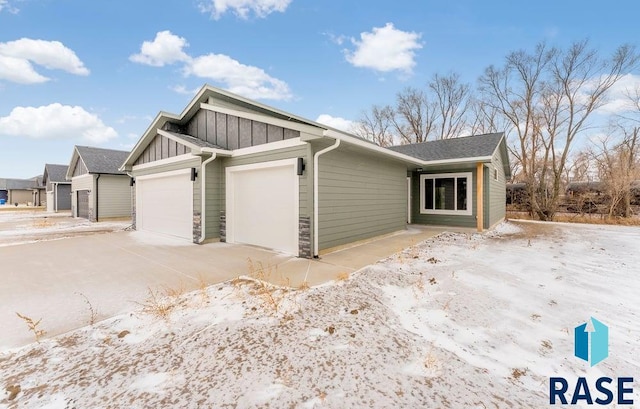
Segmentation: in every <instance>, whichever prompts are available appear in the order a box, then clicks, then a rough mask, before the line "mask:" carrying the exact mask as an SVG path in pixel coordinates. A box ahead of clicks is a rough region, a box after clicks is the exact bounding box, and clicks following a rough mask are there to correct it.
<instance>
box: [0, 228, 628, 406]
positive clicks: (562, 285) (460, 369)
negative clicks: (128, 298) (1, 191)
mask: <svg viewBox="0 0 640 409" xmlns="http://www.w3.org/2000/svg"><path fill="white" fill-rule="evenodd" d="M518 226H521V227H518ZM638 266H640V229H638V228H629V227H614V226H585V225H559V224H542V223H522V224H518V225H515V224H510V223H505V224H503V225H501V226H500V227H499V228H498V230H497V231H496V232H491V233H488V234H484V235H478V234H475V235H465V234H450V233H445V234H442V235H440V236H438V237H435V238H433V239H431V240H428V241H426V242H423V243H421V244H418V245H416V246H414V247H412V248H409V249H406V250H405V251H403V252H402V253H398V254H396V255H394V256H392V257H390V258H388V259H385V260H382V261H380V262H379V263H377V264H375V265H373V266H370V267H367V268H364V269H362V270H361V271H359V272H357V273H355V274H353V275H351V276H350V277H348V278H347V277H345V279H344V280H340V281H337V282H333V283H330V284H327V285H323V286H320V287H316V288H311V289H298V290H292V291H288V292H284V291H281V290H278V291H271V289H269V288H267V289H265V288H264V287H263V286H262V285H260V284H259V283H258V282H256V281H252V280H250V279H239V280H235V281H233V282H229V283H224V284H220V285H216V286H213V287H209V288H208V289H204V288H203V289H201V290H199V291H196V292H193V293H189V294H185V295H183V296H181V297H173V296H172V297H169V298H167V299H166V300H165V303H164V304H156V308H155V312H156V315H154V314H153V312H152V311H149V310H150V309H151V310H154V309H153V308H150V306H149V305H147V307H146V308H141V310H139V311H134V312H131V313H130V314H126V315H122V316H118V317H115V318H112V319H110V320H108V321H104V322H101V323H98V324H96V325H94V326H92V327H85V328H83V329H81V330H78V331H74V332H72V333H69V334H66V335H63V336H60V337H57V338H55V339H47V340H43V341H41V342H40V343H34V344H32V345H29V346H26V347H24V348H20V349H17V350H10V351H5V352H2V353H0V387H1V389H2V391H0V407H3V406H4V407H7V408H12V407H14V406H16V407H48V408H65V407H69V408H71V407H78V408H81V407H82V408H106V407H118V408H121V407H122V408H124V407H127V408H143V407H144V408H146V407H149V408H161V407H163V408H164V407H176V408H201V407H207V408H209V407H211V408H226V407H234V408H235V407H237V408H251V407H271V408H289V407H292V408H314V407H315V408H356V407H357V408H361V407H362V408H364V407H372V408H483V409H484V408H540V407H547V406H548V402H549V398H548V388H549V377H551V376H564V377H566V378H567V379H568V380H570V381H572V380H573V381H575V379H576V378H577V377H579V376H585V377H587V378H588V379H590V380H591V381H592V384H593V382H594V379H596V378H598V377H600V376H610V377H612V378H616V377H619V376H635V377H636V378H637V377H638V376H640V359H639V358H638V356H640V330H639V329H638V327H639V326H640V324H639V322H640V321H639V320H638V314H639V313H640V297H639V296H638V294H639V293H640V280H638V278H637V272H638ZM267 290H268V291H267ZM144 309H146V310H147V311H146V312H145V311H143V310H144ZM165 310H166V311H167V313H168V316H167V318H166V319H164V318H161V317H158V316H157V314H160V313H162V312H163V311H165ZM51 313H52V314H55V311H52V312H51ZM591 316H594V317H596V318H597V319H598V320H600V321H601V322H603V323H605V324H606V325H608V326H609V346H610V353H609V355H610V356H609V358H608V359H606V360H605V361H603V362H601V363H600V364H598V365H597V366H594V367H592V368H590V367H589V364H588V363H586V362H584V361H581V360H579V359H577V358H575V357H574V356H573V328H574V327H575V326H577V325H580V324H582V323H583V322H585V321H587V320H588V319H589V318H590V317H591ZM87 317H89V310H87ZM25 330H26V326H25ZM634 386H635V388H634V393H633V394H631V395H628V396H627V398H629V397H630V396H631V397H632V398H633V399H634V400H635V401H636V403H638V402H640V395H639V393H640V386H637V385H634ZM5 389H6V391H5ZM2 393H4V395H2ZM594 398H595V397H594Z"/></svg>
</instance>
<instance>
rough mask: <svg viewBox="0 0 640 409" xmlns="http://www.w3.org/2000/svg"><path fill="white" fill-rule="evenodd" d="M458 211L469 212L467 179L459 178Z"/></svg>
mask: <svg viewBox="0 0 640 409" xmlns="http://www.w3.org/2000/svg"><path fill="white" fill-rule="evenodd" d="M458 210H467V178H458Z"/></svg>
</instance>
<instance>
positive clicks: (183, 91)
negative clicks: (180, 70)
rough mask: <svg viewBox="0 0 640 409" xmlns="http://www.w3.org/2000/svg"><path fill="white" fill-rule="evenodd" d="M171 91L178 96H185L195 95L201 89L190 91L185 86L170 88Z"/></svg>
mask: <svg viewBox="0 0 640 409" xmlns="http://www.w3.org/2000/svg"><path fill="white" fill-rule="evenodd" d="M169 89H170V90H171V91H174V92H177V93H178V94H183V95H192V96H193V95H195V94H196V93H197V92H198V90H199V89H200V88H194V89H188V88H187V87H185V86H184V85H173V86H171V87H169Z"/></svg>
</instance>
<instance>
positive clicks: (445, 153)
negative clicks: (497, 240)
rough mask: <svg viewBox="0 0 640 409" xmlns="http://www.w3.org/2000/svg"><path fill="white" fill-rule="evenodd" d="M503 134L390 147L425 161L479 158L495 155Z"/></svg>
mask: <svg viewBox="0 0 640 409" xmlns="http://www.w3.org/2000/svg"><path fill="white" fill-rule="evenodd" d="M502 136H503V134H502V133H491V134H484V135H475V136H465V137H463V138H453V139H440V140H437V141H429V142H422V143H413V144H410V145H399V146H391V147H390V148H389V149H391V150H393V151H396V152H399V153H403V154H405V155H409V156H413V157H415V158H418V159H422V160H425V161H439V160H447V159H464V158H478V157H486V156H491V155H493V152H495V150H496V148H497V147H498V144H499V143H500V140H501V139H502Z"/></svg>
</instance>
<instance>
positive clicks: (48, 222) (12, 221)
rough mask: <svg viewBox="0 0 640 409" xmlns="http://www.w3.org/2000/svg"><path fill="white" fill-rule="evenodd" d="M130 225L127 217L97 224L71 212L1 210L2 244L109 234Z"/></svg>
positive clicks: (0, 234)
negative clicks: (77, 216)
mask: <svg viewBox="0 0 640 409" xmlns="http://www.w3.org/2000/svg"><path fill="white" fill-rule="evenodd" d="M130 225H131V221H128V220H118V221H106V222H100V223H94V222H90V221H89V220H86V219H80V218H73V217H71V214H70V213H69V212H61V213H47V212H44V211H42V210H5V209H3V210H2V211H0V246H14V245H17V244H26V243H34V242H37V241H42V240H56V239H61V238H66V237H73V236H78V235H82V234H94V233H106V232H111V231H117V230H123V229H125V228H127V227H128V226H130Z"/></svg>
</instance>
